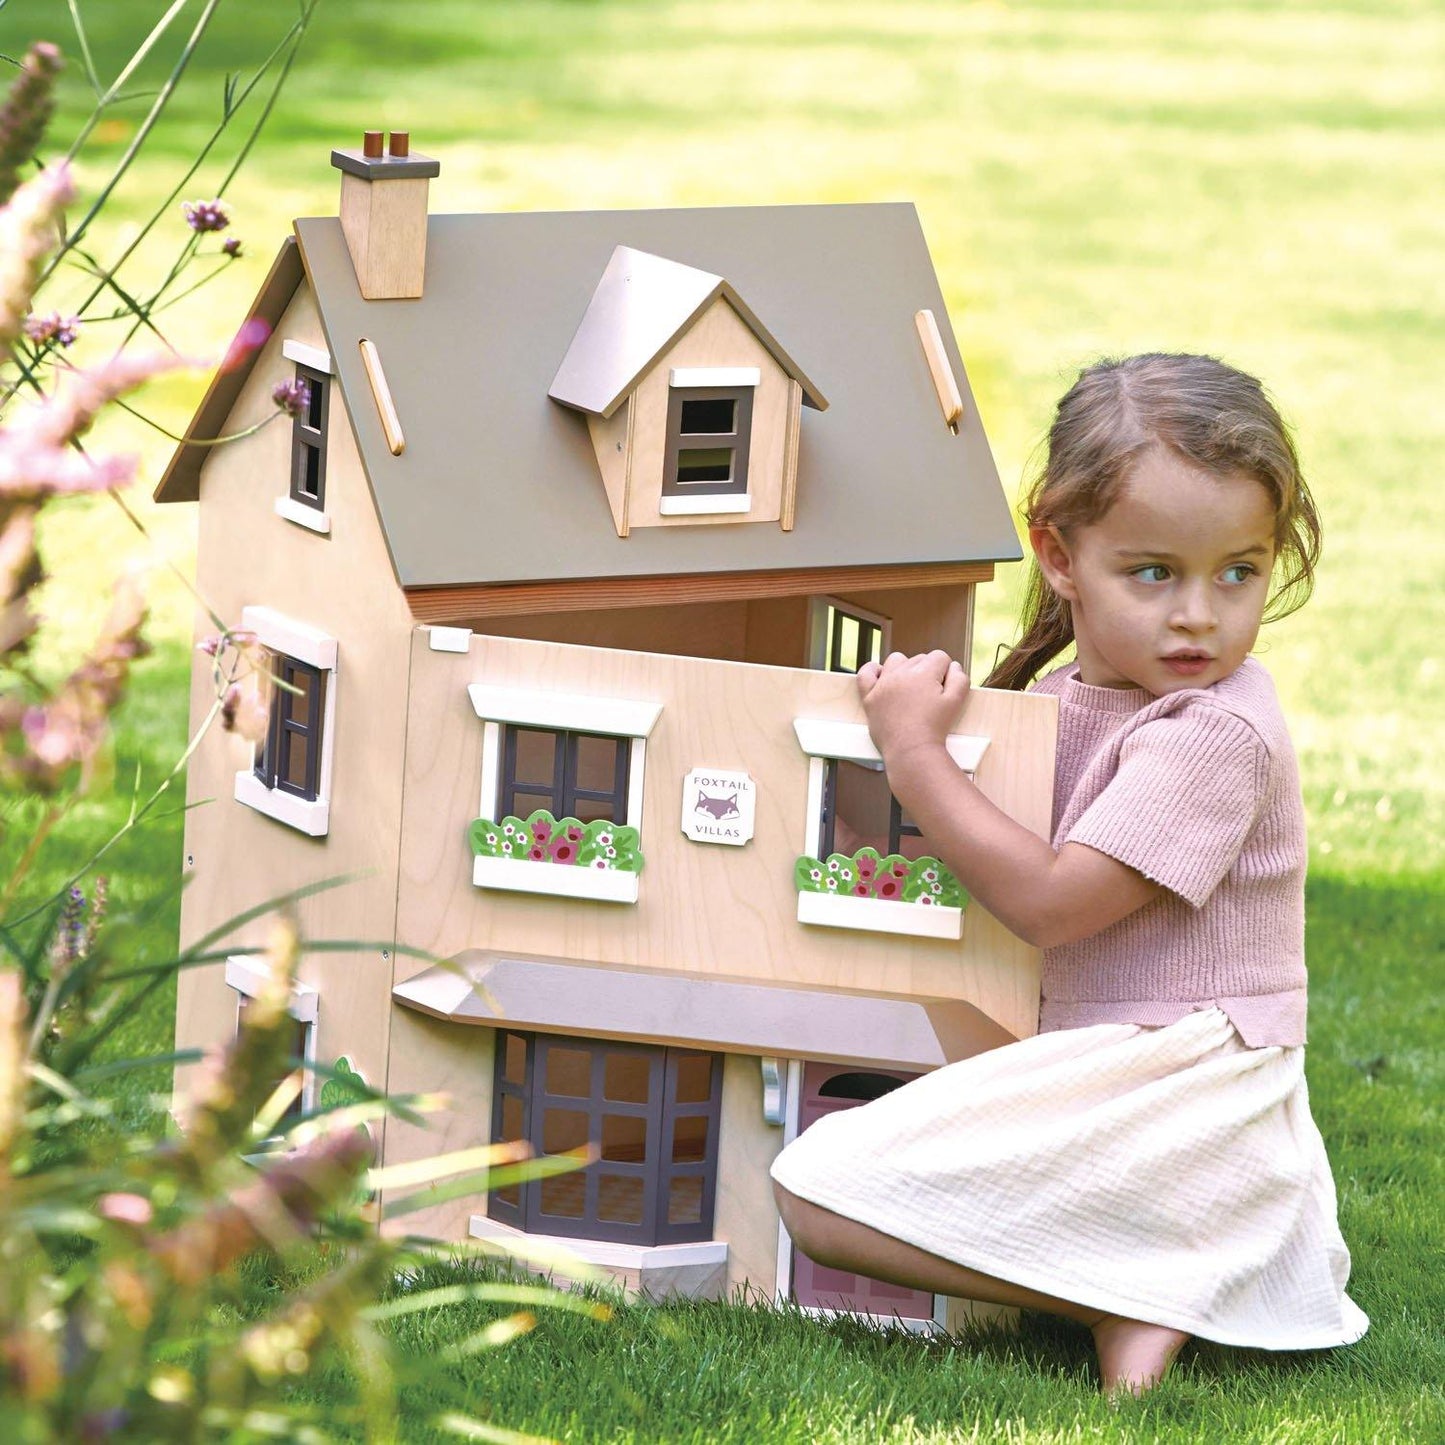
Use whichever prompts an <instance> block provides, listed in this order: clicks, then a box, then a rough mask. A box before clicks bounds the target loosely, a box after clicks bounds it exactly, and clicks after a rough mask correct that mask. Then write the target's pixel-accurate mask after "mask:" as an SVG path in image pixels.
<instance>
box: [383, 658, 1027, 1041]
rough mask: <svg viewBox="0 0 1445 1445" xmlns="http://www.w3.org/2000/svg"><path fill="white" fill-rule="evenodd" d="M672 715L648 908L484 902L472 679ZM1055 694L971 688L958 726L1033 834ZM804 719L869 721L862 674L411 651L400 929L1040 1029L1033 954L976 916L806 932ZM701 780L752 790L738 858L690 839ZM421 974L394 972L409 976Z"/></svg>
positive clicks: (667, 723)
mask: <svg viewBox="0 0 1445 1445" xmlns="http://www.w3.org/2000/svg"><path fill="white" fill-rule="evenodd" d="M480 681H485V682H487V683H488V684H491V685H494V686H504V687H519V688H530V689H536V690H540V691H544V692H559V693H568V694H582V695H592V696H597V697H617V698H629V699H636V700H643V701H656V702H661V703H662V705H663V708H662V714H661V717H660V719H659V721H658V723H657V726H656V728H655V729H654V731H653V734H652V736H651V738H650V739H649V741H648V745H647V765H646V766H647V771H646V784H645V804H644V816H643V824H642V847H643V851H644V854H645V856H646V859H647V862H646V867H645V869H644V872H643V875H642V885H641V899H640V901H639V902H638V903H637V904H636V905H632V906H629V905H608V904H601V903H596V902H589V901H582V900H577V901H572V900H560V899H550V898H542V897H535V896H523V895H517V894H510V893H501V892H496V891H491V890H481V889H477V888H475V887H474V886H473V884H472V882H471V854H470V850H469V848H468V846H467V843H466V828H467V825H468V823H469V822H470V821H471V820H472V819H473V818H475V817H476V816H478V812H479V808H480V801H481V800H480V795H479V790H480V776H481V743H482V724H481V722H480V721H479V720H478V718H477V716H476V714H475V712H474V711H473V709H472V707H471V704H470V701H469V700H468V697H467V691H466V689H467V685H468V684H469V683H472V682H480ZM1054 709H1055V704H1054V702H1053V700H1052V699H1046V698H1040V697H1028V696H1022V695H1019V694H1013V693H998V692H983V691H977V692H974V693H973V694H971V695H970V698H969V701H968V704H967V708H966V710H965V712H964V715H963V716H962V718H961V719H960V720H959V724H958V730H960V731H964V732H979V733H984V734H987V735H988V736H990V737H991V738H993V740H994V741H993V744H992V746H991V747H990V748H989V751H988V753H987V754H986V756H985V758H984V761H983V765H982V767H981V768H980V770H979V774H978V784H979V786H980V788H981V789H982V790H983V791H984V792H985V793H986V794H987V795H988V796H990V797H991V798H992V799H993V800H994V801H995V802H996V803H998V804H999V805H1000V806H1001V807H1002V808H1003V809H1004V810H1005V811H1006V812H1008V813H1010V814H1011V815H1012V816H1014V817H1016V818H1018V819H1019V820H1020V821H1021V822H1023V823H1024V825H1025V826H1027V827H1029V828H1031V829H1032V830H1033V831H1035V832H1036V833H1038V834H1039V835H1040V836H1046V835H1047V831H1048V824H1049V813H1050V795H1051V787H1052V773H1053V729H1054V720H1055V710H1054ZM798 716H808V717H817V718H832V719H843V720H850V721H860V722H861V721H862V712H861V709H860V707H859V705H858V702H857V697H856V687H855V683H854V680H853V679H852V678H851V677H848V676H840V675H835V674H827V673H819V672H807V671H803V670H798V669H787V668H775V667H761V666H755V665H750V664H741V663H728V662H714V661H708V660H701V659H695V658H683V657H670V656H664V655H660V654H622V655H619V654H617V653H615V652H610V651H606V650H602V649H594V648H584V647H575V646H567V645H561V644H556V643H547V642H531V641H520V640H512V639H504V638H495V637H481V636H477V637H473V639H472V641H471V647H470V651H469V653H468V654H466V655H460V654H449V653H433V652H430V651H429V650H428V648H427V644H426V641H425V639H424V638H418V640H417V641H416V643H415V644H414V648H413V658H412V691H411V709H410V724H409V726H410V744H409V748H408V765H407V769H408V771H407V783H406V809H405V816H404V819H403V824H402V856H401V877H400V884H399V898H398V936H399V937H400V938H402V939H404V940H405V941H406V942H408V943H409V944H412V945H414V946H417V947H420V948H423V949H426V950H427V951H429V952H432V953H434V954H437V955H440V956H442V957H451V956H454V955H455V954H458V953H460V952H461V951H462V950H464V949H500V950H513V951H522V952H524V953H526V954H531V955H541V956H548V957H556V958H563V959H573V960H581V961H583V962H595V963H605V964H617V965H622V966H626V967H641V968H660V969H669V970H682V971H688V972H699V973H706V974H712V975H716V976H726V977H734V978H745V979H746V978H757V979H760V980H763V981H770V980H771V981H776V982H779V983H792V984H802V985H824V986H834V987H842V988H848V989H859V990H865V991H868V992H889V993H902V994H926V995H932V996H942V997H950V998H963V999H966V1000H968V1001H969V1002H971V1003H973V1004H975V1005H977V1006H978V1007H980V1008H982V1009H983V1010H984V1012H986V1013H988V1014H989V1015H990V1016H991V1017H993V1018H995V1019H997V1020H998V1021H999V1022H1000V1023H1002V1024H1003V1025H1004V1027H1006V1028H1008V1029H1009V1030H1010V1031H1011V1032H1013V1033H1015V1034H1024V1033H1029V1032H1031V1031H1032V1029H1033V1027H1034V1023H1035V1017H1036V1012H1037V1004H1038V973H1037V954H1036V952H1035V950H1033V949H1030V948H1028V947H1027V946H1026V945H1024V944H1023V943H1021V942H1019V941H1018V940H1017V939H1015V938H1014V937H1013V936H1012V935H1011V934H1009V933H1008V932H1007V931H1006V930H1005V929H1003V928H1002V927H1001V926H1000V925H999V924H997V923H996V922H995V921H994V920H992V919H991V918H990V917H989V916H988V915H987V914H986V913H985V912H984V911H983V909H982V908H979V907H977V906H974V907H972V908H971V909H970V910H969V912H968V915H967V921H966V923H965V927H964V936H963V940H962V943H961V944H960V943H950V942H943V941H936V940H925V939H906V938H899V937H895V936H884V935H874V934H862V933H850V932H845V931H841V930H837V929H824V928H818V927H812V926H807V925H802V924H799V923H798V922H797V921H796V894H795V891H794V886H793V860H794V859H796V857H797V856H798V854H799V853H800V852H801V850H802V846H803V840H804V837H805V828H806V822H807V819H806V812H807V758H806V757H805V755H804V754H803V753H802V751H801V749H800V748H799V746H798V743H797V741H796V737H795V735H794V732H793V719H794V718H795V717H798ZM694 767H716V768H741V769H746V770H747V771H749V772H750V773H751V774H752V776H753V778H754V780H755V782H756V784H757V789H758V810H757V833H756V837H755V838H754V840H753V841H752V842H751V843H749V844H748V845H747V846H746V847H745V848H724V847H716V846H708V845H705V844H696V843H692V842H689V841H687V840H686V839H685V838H684V837H683V835H682V833H681V830H680V823H681V801H682V779H683V777H684V775H685V774H686V773H687V772H688V771H689V770H690V769H692V768H694ZM421 966H422V965H420V964H415V963H412V962H410V961H408V960H405V959H401V960H398V978H399V979H400V978H402V977H409V976H410V975H411V974H412V973H414V972H416V971H418V969H419V968H420V967H421Z"/></svg>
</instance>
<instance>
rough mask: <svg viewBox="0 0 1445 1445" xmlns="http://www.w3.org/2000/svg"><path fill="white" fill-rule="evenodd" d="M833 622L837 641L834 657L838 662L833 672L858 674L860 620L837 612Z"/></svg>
mask: <svg viewBox="0 0 1445 1445" xmlns="http://www.w3.org/2000/svg"><path fill="white" fill-rule="evenodd" d="M833 622H834V626H835V628H836V641H835V643H834V647H833V656H834V658H835V659H836V660H835V662H834V665H833V671H834V672H857V671H858V619H857V618H856V617H849V616H848V614H847V613H846V612H835V613H834V614H833Z"/></svg>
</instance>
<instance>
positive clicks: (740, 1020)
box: [392, 865, 1013, 1069]
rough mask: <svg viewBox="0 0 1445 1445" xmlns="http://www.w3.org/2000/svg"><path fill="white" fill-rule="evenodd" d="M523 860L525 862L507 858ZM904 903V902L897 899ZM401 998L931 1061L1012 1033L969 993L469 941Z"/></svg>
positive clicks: (895, 1060)
mask: <svg viewBox="0 0 1445 1445" xmlns="http://www.w3.org/2000/svg"><path fill="white" fill-rule="evenodd" d="M503 866H515V865H503ZM899 906H900V907H903V906H905V905H901V904H900V905H899ZM392 997H393V998H394V999H395V1000H396V1001H397V1002H398V1003H401V1004H405V1005H406V1006H407V1007H408V1008H413V1009H416V1010H418V1011H419V1012H421V1013H427V1014H431V1015H432V1016H433V1017H434V1018H441V1019H448V1020H450V1021H452V1022H454V1023H459V1024H471V1025H482V1026H484V1027H491V1028H496V1027H505V1028H525V1029H539V1030H541V1031H542V1032H551V1033H564V1034H572V1035H585V1036H588V1037H593V1038H605V1039H628V1040H641V1041H655V1040H657V1039H668V1040H675V1041H677V1042H680V1043H684V1044H689V1045H693V1046H695V1047H701V1048H707V1049H716V1050H719V1051H721V1052H724V1053H744V1054H762V1055H790V1056H799V1055H801V1056H802V1057H804V1058H809V1059H828V1060H834V1061H836V1062H839V1063H851V1064H862V1065H874V1066H879V1065H881V1066H883V1067H887V1068H913V1069H933V1068H938V1067H940V1066H942V1065H944V1064H950V1063H955V1062H957V1061H958V1060H959V1059H965V1058H969V1057H971V1056H972V1055H974V1054H977V1053H982V1052H983V1051H984V1050H986V1049H992V1048H997V1047H998V1046H999V1045H1000V1044H1004V1043H1009V1042H1012V1041H1013V1036H1012V1035H1011V1034H1009V1033H1008V1032H1007V1031H1006V1030H1005V1029H1004V1028H1003V1027H1002V1026H1001V1025H999V1024H997V1023H995V1022H994V1020H993V1019H991V1018H989V1017H988V1015H987V1014H985V1013H983V1012H982V1011H981V1010H979V1009H977V1008H975V1007H974V1006H973V1005H972V1004H970V1003H967V1002H965V1001H964V1000H962V999H946V998H933V997H917V998H908V997H899V996H897V995H891V996H890V995H868V994H860V993H847V992H843V991H841V990H836V989H823V988H809V987H806V986H802V985H798V984H781V983H761V982H759V983H743V982H738V981H734V980H731V979H722V978H713V977H710V976H708V975H703V974H687V973H678V972H672V971H669V970H664V969H630V968H608V967H606V966H601V965H595V964H582V963H573V962H570V961H565V960H560V959H539V958H526V957H516V956H511V955H507V954H500V953H492V952H490V951H486V950H468V951H467V952H465V953H462V954H460V955H458V956H457V957H456V958H455V959H453V960H452V961H451V962H450V963H447V964H444V965H440V966H437V967H434V968H429V969H427V970H425V971H424V972H422V973H419V974H416V975H414V976H413V977H411V978H409V979H407V980H406V981H405V982H404V983H399V984H397V985H396V987H395V988H393V989H392Z"/></svg>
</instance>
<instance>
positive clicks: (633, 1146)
mask: <svg viewBox="0 0 1445 1445" xmlns="http://www.w3.org/2000/svg"><path fill="white" fill-rule="evenodd" d="M602 1157H603V1158H604V1159H613V1160H616V1161H617V1162H619V1163H626V1164H641V1163H642V1162H643V1160H645V1159H646V1158H647V1120H646V1119H645V1118H637V1117H635V1116H633V1115H630V1114H604V1115H603V1116H602Z"/></svg>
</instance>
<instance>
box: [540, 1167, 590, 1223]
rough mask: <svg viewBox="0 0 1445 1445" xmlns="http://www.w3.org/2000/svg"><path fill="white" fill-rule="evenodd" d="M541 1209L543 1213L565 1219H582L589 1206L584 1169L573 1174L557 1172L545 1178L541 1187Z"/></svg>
mask: <svg viewBox="0 0 1445 1445" xmlns="http://www.w3.org/2000/svg"><path fill="white" fill-rule="evenodd" d="M540 1192H541V1209H542V1213H543V1214H551V1215H556V1216H559V1217H561V1218H563V1219H581V1218H582V1214H583V1211H584V1210H585V1209H586V1207H587V1177H586V1175H584V1174H583V1173H582V1171H581V1170H580V1169H579V1170H576V1171H574V1172H573V1173H571V1174H557V1175H554V1176H553V1177H552V1178H551V1179H544V1180H543V1181H542V1188H541V1191H540Z"/></svg>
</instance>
